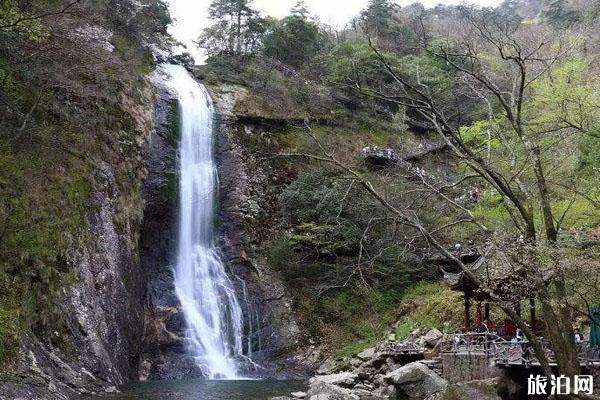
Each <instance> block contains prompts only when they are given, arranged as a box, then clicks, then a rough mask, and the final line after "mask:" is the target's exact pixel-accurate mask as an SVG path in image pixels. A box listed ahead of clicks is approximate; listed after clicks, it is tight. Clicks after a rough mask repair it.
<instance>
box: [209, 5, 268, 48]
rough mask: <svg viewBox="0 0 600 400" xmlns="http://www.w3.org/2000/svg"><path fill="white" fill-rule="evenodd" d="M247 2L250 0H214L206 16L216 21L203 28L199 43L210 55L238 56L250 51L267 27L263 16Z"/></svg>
mask: <svg viewBox="0 0 600 400" xmlns="http://www.w3.org/2000/svg"><path fill="white" fill-rule="evenodd" d="M250 3H251V0H213V1H212V3H211V4H210V6H209V9H208V15H209V17H210V18H211V19H212V20H214V21H216V22H215V24H214V25H212V26H211V27H209V28H207V29H205V30H204V31H203V33H202V35H201V36H200V40H199V44H200V46H202V47H204V48H205V49H206V50H207V52H208V53H209V54H217V53H220V52H226V53H228V54H235V55H240V54H244V53H247V52H248V51H249V50H251V49H252V48H253V47H254V45H253V44H255V43H256V42H257V41H258V36H260V35H261V34H264V31H265V30H266V28H265V24H264V19H263V18H260V16H259V15H258V12H257V11H256V10H254V9H253V8H252V7H251V4H250Z"/></svg>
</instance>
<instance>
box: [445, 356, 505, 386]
mask: <svg viewBox="0 0 600 400" xmlns="http://www.w3.org/2000/svg"><path fill="white" fill-rule="evenodd" d="M442 371H443V372H442V376H443V377H444V378H445V379H446V380H448V382H450V383H459V382H469V381H473V380H482V379H489V378H494V377H496V376H498V368H496V367H495V366H493V365H492V364H491V363H490V360H489V359H488V358H487V356H486V355H485V354H484V353H442Z"/></svg>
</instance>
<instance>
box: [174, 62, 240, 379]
mask: <svg viewBox="0 0 600 400" xmlns="http://www.w3.org/2000/svg"><path fill="white" fill-rule="evenodd" d="M163 69H164V71H165V72H166V73H167V74H168V75H169V80H168V82H169V85H170V86H171V88H172V89H173V90H174V91H175V92H176V94H177V97H178V100H179V111H180V134H181V144H180V151H181V155H180V159H181V161H180V171H181V177H180V217H179V218H180V221H179V248H178V255H177V265H176V268H175V290H176V293H177V296H178V298H179V301H180V302H181V306H182V308H183V312H184V314H185V319H186V323H187V339H188V342H189V348H190V351H191V352H192V355H193V356H194V358H195V360H196V363H197V364H198V366H199V367H200V368H201V369H202V370H203V371H204V372H205V373H206V375H207V376H208V378H210V379H234V378H236V377H237V372H238V371H237V365H236V358H239V357H241V356H242V355H243V347H242V338H243V317H242V311H241V307H240V304H239V302H238V300H237V298H236V293H235V289H234V285H233V284H232V281H231V280H230V278H229V276H228V275H227V273H226V271H225V266H224V265H223V262H222V261H221V258H220V256H219V251H218V249H217V248H216V247H215V244H214V234H213V217H214V206H215V191H216V189H217V174H216V167H215V162H214V158H213V106H212V101H211V99H210V96H209V95H208V93H207V91H206V89H205V88H204V86H202V85H201V84H200V83H198V82H197V81H196V80H195V79H194V78H193V77H192V76H191V75H190V74H189V73H188V72H187V71H186V70H185V69H184V68H183V67H181V66H177V65H165V66H163Z"/></svg>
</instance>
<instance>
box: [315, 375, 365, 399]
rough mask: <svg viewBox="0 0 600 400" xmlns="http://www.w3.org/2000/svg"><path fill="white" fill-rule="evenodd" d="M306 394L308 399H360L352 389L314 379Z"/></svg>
mask: <svg viewBox="0 0 600 400" xmlns="http://www.w3.org/2000/svg"><path fill="white" fill-rule="evenodd" d="M306 396H307V398H308V400H360V397H358V395H357V394H356V393H354V392H353V391H352V390H350V389H346V388H342V387H339V386H336V385H333V384H331V383H327V382H324V381H321V380H312V379H311V383H310V388H309V389H308V392H307V393H306Z"/></svg>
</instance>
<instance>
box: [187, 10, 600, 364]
mask: <svg viewBox="0 0 600 400" xmlns="http://www.w3.org/2000/svg"><path fill="white" fill-rule="evenodd" d="M229 3H231V2H228V1H227V0H216V1H213V3H212V5H211V17H212V18H213V20H214V21H215V25H213V26H212V27H210V28H208V29H206V30H205V31H204V34H203V35H202V37H201V38H200V43H201V44H202V45H203V46H204V47H205V48H206V49H207V50H208V53H209V56H210V57H209V59H208V63H207V65H206V66H203V67H202V68H201V69H200V70H199V72H198V73H199V76H200V77H202V78H203V79H205V81H206V82H207V83H208V84H209V85H211V86H213V87H215V88H218V87H219V85H240V86H244V87H245V88H246V89H248V90H249V93H251V95H250V97H248V98H247V102H242V104H238V108H239V111H240V114H243V115H244V116H245V117H251V118H250V120H253V121H255V123H258V124H265V127H264V128H263V129H262V130H261V132H262V133H261V135H260V136H253V137H250V136H245V137H244V139H243V140H245V143H246V144H247V146H248V147H249V148H251V149H253V151H254V152H255V154H256V155H257V156H260V158H261V159H263V160H265V162H269V163H272V164H273V165H278V166H279V168H280V169H282V170H283V169H289V170H291V171H292V173H291V174H288V175H289V176H288V180H289V181H288V182H287V183H286V186H285V187H284V188H283V190H282V191H281V194H280V195H279V198H278V212H279V213H280V217H281V218H279V219H278V220H279V221H281V224H280V226H279V231H278V232H279V233H278V234H275V235H273V236H274V237H273V238H272V240H270V241H269V243H268V244H267V245H265V246H264V249H263V251H264V252H265V254H268V256H269V260H270V263H271V265H272V267H273V268H274V269H276V270H277V271H279V272H280V273H281V275H282V276H283V277H284V279H285V280H286V282H287V283H288V287H289V288H290V291H291V292H292V293H293V295H294V298H295V299H296V303H295V308H296V310H297V311H298V312H299V314H300V315H301V316H303V320H304V324H305V329H306V333H307V334H308V335H309V336H311V337H317V338H320V339H322V340H323V341H324V342H325V343H328V344H329V345H330V347H331V348H332V349H338V350H339V349H353V348H359V347H361V345H356V342H358V343H362V344H363V345H367V343H368V342H372V341H373V340H374V339H375V338H382V337H384V335H385V334H386V333H387V332H389V331H391V330H392V329H394V328H393V326H395V327H396V328H395V329H397V330H398V332H399V333H400V334H406V332H407V331H408V330H409V329H413V328H416V327H423V328H429V327H432V326H437V327H438V328H440V329H446V330H447V329H451V330H456V329H458V327H459V321H460V315H459V314H460V310H461V307H460V306H459V304H458V303H456V304H455V301H456V300H457V298H456V294H454V293H452V292H450V291H449V290H447V289H442V287H440V286H436V285H437V284H425V283H419V282H422V281H429V282H435V281H437V280H439V278H440V272H441V268H440V267H439V265H437V264H433V263H432V260H436V259H438V260H439V259H440V257H441V258H442V259H444V260H446V264H445V265H446V267H445V272H452V273H461V274H463V275H465V276H466V277H468V279H471V280H472V281H473V282H474V283H475V285H477V286H478V287H479V288H480V289H481V290H483V291H485V292H486V293H488V296H489V299H488V301H489V302H490V303H493V304H495V305H496V306H498V310H497V311H498V312H499V313H502V314H504V315H507V316H508V317H510V318H512V319H514V320H516V321H517V323H518V324H519V326H520V327H521V328H522V329H523V330H524V331H525V333H526V334H527V335H528V337H529V336H531V338H530V339H531V340H533V341H535V337H534V335H533V332H532V331H531V330H530V329H529V328H528V327H527V325H526V324H525V320H524V319H523V318H522V317H521V316H519V315H517V312H516V310H517V308H516V303H515V299H517V298H519V297H520V298H527V297H531V296H534V297H537V299H538V300H539V302H540V304H541V309H542V315H543V316H542V318H543V319H544V321H545V322H546V323H548V326H549V327H553V326H556V324H559V325H560V326H561V329H560V330H558V331H557V330H556V329H549V330H548V331H547V332H546V333H547V335H548V336H549V337H551V340H552V342H553V345H555V346H556V349H555V350H557V352H561V353H563V354H565V355H566V356H565V357H564V358H563V359H561V360H560V361H559V366H560V368H562V369H563V370H564V371H567V372H568V371H572V368H573V364H572V363H571V361H569V356H568V354H569V350H568V349H567V347H568V343H570V341H571V340H572V337H573V335H572V322H573V320H574V318H575V316H576V315H582V314H583V315H587V314H589V310H588V308H587V304H591V303H593V302H594V301H597V300H598V299H599V298H600V296H599V294H598V293H597V291H596V289H595V288H594V287H589V286H587V285H586V284H585V283H584V282H583V280H585V278H583V277H584V276H588V275H587V274H588V273H589V271H597V268H598V267H599V266H598V263H597V262H596V261H595V260H596V255H597V254H598V246H597V239H598V226H599V225H600V209H599V207H598V206H599V204H600V203H599V200H600V192H599V191H598V188H599V187H600V186H599V182H598V179H599V177H600V174H599V173H598V172H599V168H600V164H599V163H598V159H597V158H598V157H597V154H598V153H599V150H600V136H599V134H598V132H599V131H598V125H597V120H598V114H597V111H598V110H599V109H600V108H598V105H600V97H599V95H600V92H599V86H598V83H599V82H598V80H597V77H598V70H597V65H596V64H597V63H595V62H594V60H595V57H596V52H595V50H592V49H596V47H597V44H598V39H599V38H598V36H597V33H596V31H597V30H596V28H597V27H598V24H599V23H600V21H599V20H598V12H597V11H598V4H596V2H590V3H575V2H573V3H571V2H551V3H550V4H541V3H539V4H538V3H536V2H508V1H507V2H504V3H502V4H501V5H500V6H499V7H497V8H494V9H492V8H483V9H481V8H478V7H471V6H437V7H435V8H433V9H425V8H423V7H422V6H421V5H418V4H415V5H411V6H407V7H399V6H398V5H396V4H395V3H393V2H391V1H386V0H372V1H370V2H369V5H368V7H367V8H366V9H365V10H364V11H363V12H362V13H361V14H360V15H359V16H357V17H356V18H355V19H354V20H353V21H352V23H351V24H350V25H349V26H348V27H347V28H346V29H343V30H339V31H334V30H333V28H331V27H328V26H326V25H324V24H322V23H320V22H319V21H318V20H317V19H316V18H315V17H313V16H312V15H311V14H310V10H308V9H307V8H306V6H305V5H304V4H303V3H302V2H300V3H298V4H297V5H296V7H294V9H293V10H292V11H291V14H290V15H289V16H288V17H285V18H283V19H281V20H274V19H272V18H264V17H262V16H261V15H260V14H259V13H257V12H256V11H254V10H253V9H252V5H251V3H250V2H241V3H243V5H240V4H241V3H240V4H238V3H236V4H238V5H240V8H236V6H234V5H233V3H231V5H232V8H226V7H221V6H222V5H223V4H229ZM236 10H237V11H236ZM231 15H237V16H240V18H230V16H231ZM236 21H237V22H236ZM215 90H218V89H215ZM436 146H438V147H439V149H441V150H440V151H426V150H427V149H430V148H438V147H436ZM365 147H369V148H370V149H371V150H369V149H367V150H366V151H367V152H368V151H375V152H376V151H378V149H388V148H389V149H391V150H392V151H393V154H396V155H397V156H396V157H397V158H394V159H393V160H394V162H393V163H390V164H388V165H387V166H385V165H384V166H383V167H382V166H379V167H374V166H373V165H369V163H368V162H366V161H365V158H364V157H362V156H361V154H362V155H363V156H364V155H365V154H368V153H364V152H363V149H364V148H365ZM398 158H400V159H402V160H403V161H402V162H395V160H397V159H398ZM465 248H471V249H473V250H475V251H478V252H480V254H485V257H486V264H485V265H486V268H489V269H491V270H492V271H494V273H493V274H492V275H490V274H488V275H487V276H485V277H479V276H478V275H477V274H476V273H475V272H473V271H471V270H470V266H469V265H467V264H466V263H465V262H463V260H462V259H461V258H460V249H465ZM510 273H516V274H518V276H520V279H516V280H510V282H508V283H507V284H508V290H507V287H506V286H505V285H504V284H506V282H505V280H506V279H507V278H506V277H507V276H509V275H510ZM502 277H504V278H502ZM502 282H504V283H503V284H500V283H502ZM415 285H417V286H416V287H414V286H415ZM431 285H432V286H431ZM411 287H413V288H412V289H411ZM416 299H419V301H418V302H416V304H414V305H413V306H410V304H411V302H412V301H416ZM586 302H587V304H586ZM565 303H566V304H568V305H569V310H568V311H565V309H563V308H562V307H561V306H559V304H565ZM450 304H452V305H453V306H452V307H449V305H450ZM407 310H410V311H407ZM448 310H449V311H451V315H450V316H449V317H448V319H447V317H445V314H444V312H445V311H448ZM398 319H399V322H398ZM396 322H398V323H397V324H396ZM444 323H445V326H444ZM534 347H535V346H534ZM352 351H354V350H350V352H352ZM344 352H345V350H342V351H341V353H344ZM539 356H540V358H543V355H539Z"/></svg>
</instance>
